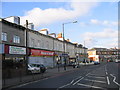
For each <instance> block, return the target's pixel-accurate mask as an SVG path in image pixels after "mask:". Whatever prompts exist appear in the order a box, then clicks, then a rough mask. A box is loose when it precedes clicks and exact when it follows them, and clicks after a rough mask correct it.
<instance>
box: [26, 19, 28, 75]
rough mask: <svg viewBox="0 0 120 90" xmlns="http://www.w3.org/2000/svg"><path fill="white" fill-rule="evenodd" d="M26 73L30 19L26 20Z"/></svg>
mask: <svg viewBox="0 0 120 90" xmlns="http://www.w3.org/2000/svg"><path fill="white" fill-rule="evenodd" d="M26 73H27V74H28V20H26Z"/></svg>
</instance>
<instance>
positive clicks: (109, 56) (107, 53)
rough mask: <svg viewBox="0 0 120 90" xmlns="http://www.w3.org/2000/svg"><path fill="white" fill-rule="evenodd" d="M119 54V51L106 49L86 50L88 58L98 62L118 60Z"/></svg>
mask: <svg viewBox="0 0 120 90" xmlns="http://www.w3.org/2000/svg"><path fill="white" fill-rule="evenodd" d="M119 54H120V52H119V49H114V48H113V49H107V48H93V49H90V50H88V55H89V56H88V58H89V59H90V60H91V61H96V60H99V61H100V62H101V61H105V62H106V61H107V60H111V61H114V60H115V59H116V58H118V55H119Z"/></svg>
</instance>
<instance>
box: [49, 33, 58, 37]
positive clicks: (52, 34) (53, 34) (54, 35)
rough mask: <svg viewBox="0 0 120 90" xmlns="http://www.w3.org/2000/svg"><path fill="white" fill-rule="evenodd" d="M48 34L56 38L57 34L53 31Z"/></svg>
mask: <svg viewBox="0 0 120 90" xmlns="http://www.w3.org/2000/svg"><path fill="white" fill-rule="evenodd" d="M48 35H49V36H51V37H54V38H56V34H55V33H51V34H48Z"/></svg>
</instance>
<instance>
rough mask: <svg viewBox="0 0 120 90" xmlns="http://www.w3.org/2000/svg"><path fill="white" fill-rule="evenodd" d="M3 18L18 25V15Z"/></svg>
mask: <svg viewBox="0 0 120 90" xmlns="http://www.w3.org/2000/svg"><path fill="white" fill-rule="evenodd" d="M4 20H6V21H9V22H11V23H15V24H19V25H20V17H18V16H10V17H7V18H5V19H4Z"/></svg>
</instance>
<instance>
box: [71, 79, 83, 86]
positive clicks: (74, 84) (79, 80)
mask: <svg viewBox="0 0 120 90" xmlns="http://www.w3.org/2000/svg"><path fill="white" fill-rule="evenodd" d="M83 78H84V77H82V78H81V79H79V80H78V81H76V82H75V83H73V85H75V84H76V83H78V82H79V81H81V80H82V79H83Z"/></svg>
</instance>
